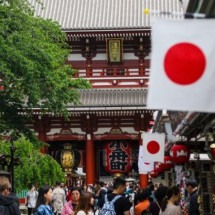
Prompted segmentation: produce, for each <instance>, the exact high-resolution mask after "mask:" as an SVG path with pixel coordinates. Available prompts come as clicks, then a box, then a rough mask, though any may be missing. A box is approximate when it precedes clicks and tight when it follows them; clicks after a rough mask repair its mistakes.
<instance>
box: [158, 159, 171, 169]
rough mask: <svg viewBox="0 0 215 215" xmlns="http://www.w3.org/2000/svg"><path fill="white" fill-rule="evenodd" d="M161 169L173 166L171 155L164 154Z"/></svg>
mask: <svg viewBox="0 0 215 215" xmlns="http://www.w3.org/2000/svg"><path fill="white" fill-rule="evenodd" d="M161 167H162V169H163V170H169V169H171V168H172V167H173V163H172V157H171V156H164V163H162V164H161Z"/></svg>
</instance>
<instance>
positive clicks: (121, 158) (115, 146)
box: [103, 140, 131, 174]
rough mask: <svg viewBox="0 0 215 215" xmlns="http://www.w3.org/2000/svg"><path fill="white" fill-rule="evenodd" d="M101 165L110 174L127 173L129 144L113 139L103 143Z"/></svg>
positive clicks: (129, 160) (128, 167)
mask: <svg viewBox="0 0 215 215" xmlns="http://www.w3.org/2000/svg"><path fill="white" fill-rule="evenodd" d="M103 152H104V153H103V165H104V167H105V170H106V171H107V172H109V173H111V174H114V173H127V172H129V171H130V170H131V147H130V144H129V143H127V142H124V141H121V140H119V141H118V140H115V141H112V142H111V143H106V144H105V145H104V151H103Z"/></svg>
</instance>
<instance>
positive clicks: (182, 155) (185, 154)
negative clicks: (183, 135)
mask: <svg viewBox="0 0 215 215" xmlns="http://www.w3.org/2000/svg"><path fill="white" fill-rule="evenodd" d="M170 155H171V157H172V162H173V163H176V164H182V163H187V162H188V161H189V159H190V150H189V148H188V147H187V146H185V145H174V146H173V147H172V148H171V149H170Z"/></svg>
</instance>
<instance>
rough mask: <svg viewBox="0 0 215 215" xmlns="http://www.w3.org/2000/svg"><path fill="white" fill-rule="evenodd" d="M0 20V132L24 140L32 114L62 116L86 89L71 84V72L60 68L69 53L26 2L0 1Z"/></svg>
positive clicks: (54, 28)
mask: <svg viewBox="0 0 215 215" xmlns="http://www.w3.org/2000/svg"><path fill="white" fill-rule="evenodd" d="M0 20H1V21H0V122H1V124H0V132H2V131H4V130H6V129H16V130H19V131H20V132H22V133H25V134H26V133H28V132H29V130H28V129H26V127H25V126H24V124H25V122H26V120H28V119H29V117H31V114H32V110H33V108H40V109H41V112H42V113H46V112H52V113H54V114H63V115H64V116H66V114H68V113H67V110H66V107H67V105H68V104H77V103H78V102H79V94H78V92H77V90H76V89H78V88H88V87H89V86H90V85H89V83H88V82H87V81H85V80H82V79H78V80H74V79H72V75H73V74H74V72H76V71H75V70H73V69H71V67H70V66H68V65H65V60H66V59H67V57H68V54H69V51H70V50H69V46H68V44H67V42H66V35H65V33H63V32H62V31H61V28H60V26H59V25H58V24H57V23H56V22H53V21H51V20H44V19H42V18H39V17H34V16H33V9H32V8H31V7H30V5H29V4H28V2H27V1H26V0H0ZM22 112H24V113H25V114H24V115H23V114H20V113H22ZM26 113H27V114H26Z"/></svg>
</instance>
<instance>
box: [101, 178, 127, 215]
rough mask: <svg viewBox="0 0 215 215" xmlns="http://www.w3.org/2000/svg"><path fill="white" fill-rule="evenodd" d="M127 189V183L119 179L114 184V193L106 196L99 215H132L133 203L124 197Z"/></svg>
mask: <svg viewBox="0 0 215 215" xmlns="http://www.w3.org/2000/svg"><path fill="white" fill-rule="evenodd" d="M125 189H126V181H125V179H124V178H122V177H117V178H115V179H114V182H113V191H112V193H110V194H107V195H105V203H104V205H103V207H102V209H101V210H100V211H99V215H130V207H131V203H130V202H129V200H128V199H127V198H125V197H124V196H122V194H124V192H125Z"/></svg>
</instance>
